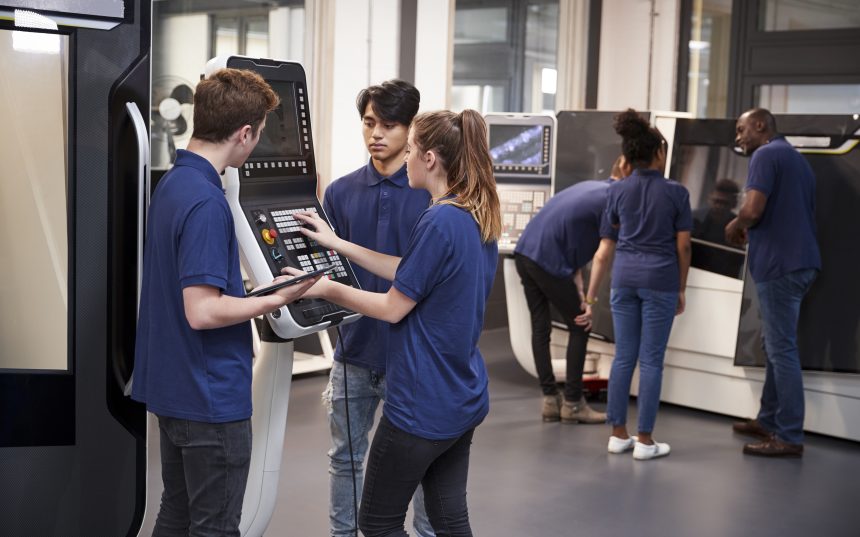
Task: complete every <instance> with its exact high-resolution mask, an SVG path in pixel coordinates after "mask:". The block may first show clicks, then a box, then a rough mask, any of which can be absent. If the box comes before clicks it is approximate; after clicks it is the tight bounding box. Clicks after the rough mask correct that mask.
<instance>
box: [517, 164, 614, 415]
mask: <svg viewBox="0 0 860 537" xmlns="http://www.w3.org/2000/svg"><path fill="white" fill-rule="evenodd" d="M622 161H623V159H621V158H619V160H618V161H617V162H616V163H615V165H614V166H613V167H612V177H611V178H610V179H606V180H604V181H583V182H581V183H577V184H575V185H573V186H571V187H568V188H566V189H564V190H562V191H561V192H559V193H558V194H556V195H555V196H553V197H552V198H550V200H549V201H548V202H547V204H546V205H545V206H544V207H543V208H542V209H541V210H540V212H538V214H536V215H535V217H534V218H532V220H531V221H530V222H529V223H528V225H526V228H525V229H524V230H523V233H522V235H521V236H520V238H519V240H518V241H517V247H516V249H515V250H514V263H515V264H516V267H517V273H518V274H519V276H520V280H521V281H522V284H523V289H524V290H525V294H526V303H527V304H528V306H529V313H530V315H531V326H532V354H533V356H534V361H535V368H536V369H537V374H538V381H539V382H540V386H541V391H542V392H543V405H542V407H541V418H542V419H543V421H559V420H561V421H562V423H605V422H606V414H605V413H603V412H598V411H596V410H594V409H592V408H591V407H590V406H588V403H586V401H585V397H584V395H583V390H582V388H583V383H582V372H583V369H584V367H585V351H586V347H587V345H588V328H589V327H588V326H587V325H580V324H577V323H576V322H575V321H574V319H575V318H576V317H577V316H579V315H581V314H582V313H583V311H584V307H583V304H584V303H583V301H584V299H585V295H584V293H583V287H582V271H581V269H582V267H584V266H585V265H587V264H588V263H589V262H590V261H591V258H592V257H593V256H594V252H595V251H597V246H598V245H599V244H600V227H601V220H602V218H603V213H604V209H605V208H606V197H607V192H608V189H609V185H610V184H612V181H613V180H617V179H620V178H621V173H622V172H621V170H620V166H621V163H622ZM550 304H552V305H553V306H554V307H555V308H556V309H557V310H558V311H559V313H561V315H562V316H563V317H564V321H565V323H566V324H567V328H568V342H567V354H566V357H565V358H566V360H565V361H566V375H565V376H566V377H567V378H566V379H565V384H564V396H563V397H562V394H561V393H559V391H558V385H557V383H556V379H555V374H554V373H553V369H552V358H551V356H550V350H549V344H550V334H551V331H552V323H551V318H550Z"/></svg>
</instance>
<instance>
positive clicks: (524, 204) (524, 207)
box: [499, 187, 549, 251]
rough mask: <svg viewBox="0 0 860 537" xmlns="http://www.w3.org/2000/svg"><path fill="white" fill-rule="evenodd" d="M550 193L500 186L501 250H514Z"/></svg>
mask: <svg viewBox="0 0 860 537" xmlns="http://www.w3.org/2000/svg"><path fill="white" fill-rule="evenodd" d="M548 195H549V191H548V189H546V190H543V189H542V190H531V189H526V188H523V187H520V188H517V189H507V188H505V189H502V188H499V201H500V202H501V206H502V236H501V237H500V238H499V250H503V251H505V250H510V251H512V250H513V249H514V247H516V245H517V241H518V240H519V238H520V235H522V233H523V230H524V229H525V228H526V225H527V224H528V223H529V221H531V219H532V217H533V216H534V215H535V214H537V212H538V211H540V210H541V208H542V207H543V206H544V203H545V202H546V199H547V197H548Z"/></svg>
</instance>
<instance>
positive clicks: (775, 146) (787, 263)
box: [746, 136, 821, 282]
mask: <svg viewBox="0 0 860 537" xmlns="http://www.w3.org/2000/svg"><path fill="white" fill-rule="evenodd" d="M746 189H747V190H758V191H759V192H761V193H762V194H764V195H765V196H767V204H766V205H765V208H764V213H763V214H762V216H761V219H760V220H759V221H758V223H757V224H756V225H755V226H753V227H751V228H750V229H749V243H750V245H749V267H750V274H752V277H753V280H755V281H757V282H764V281H768V280H773V279H776V278H779V277H780V276H784V275H785V274H788V273H789V272H794V271H795V270H801V269H808V268H814V269H820V268H821V255H820V253H819V251H818V241H817V240H816V233H815V175H814V174H813V173H812V168H811V167H810V166H809V162H807V160H806V159H805V158H804V157H803V155H801V154H800V153H799V152H798V151H797V150H796V149H795V148H794V147H792V145H791V144H790V143H788V142H787V141H786V139H785V138H783V137H782V136H777V137H775V138H774V139H772V140H771V141H770V142H768V143H767V144H765V145H763V146H761V147H759V148H758V149H756V150H755V152H753V154H752V159H751V160H750V167H749V175H748V176H747V186H746Z"/></svg>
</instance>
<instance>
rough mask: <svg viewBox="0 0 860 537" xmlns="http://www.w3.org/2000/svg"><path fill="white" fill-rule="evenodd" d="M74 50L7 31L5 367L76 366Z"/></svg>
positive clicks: (1, 352)
mask: <svg viewBox="0 0 860 537" xmlns="http://www.w3.org/2000/svg"><path fill="white" fill-rule="evenodd" d="M68 47H69V39H68V37H67V36H61V35H51V34H41V33H37V32H13V31H5V30H4V31H0V71H2V72H3V73H15V75H14V77H6V78H4V83H3V84H0V117H2V118H3V128H2V129H0V230H3V232H0V252H3V262H2V263H0V369H19V370H33V369H38V370H61V371H66V370H68V366H69V363H68V362H69V358H68V309H69V308H68V307H69V304H68V292H69V285H68V278H69V275H68V267H69V250H68V247H69V245H68V242H69V238H68V229H67V225H66V223H67V218H68V214H67V203H68V201H67V194H68V190H69V189H68V184H67V182H68V163H67V161H66V149H67V147H68V145H69V144H68V106H69V103H68V76H69V70H68V69H69V57H68V50H69V49H68ZM12 82H14V83H12ZM13 230H16V231H13ZM21 282H27V284H26V285H22V284H21ZM45 327H49V329H48V332H49V333H50V337H45V335H46V328H45Z"/></svg>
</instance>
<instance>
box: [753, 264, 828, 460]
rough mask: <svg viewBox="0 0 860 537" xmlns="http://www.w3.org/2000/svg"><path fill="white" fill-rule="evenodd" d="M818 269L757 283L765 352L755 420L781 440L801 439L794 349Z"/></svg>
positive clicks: (800, 388) (800, 396)
mask: <svg viewBox="0 0 860 537" xmlns="http://www.w3.org/2000/svg"><path fill="white" fill-rule="evenodd" d="M817 275H818V271H817V270H815V269H804V270H797V271H794V272H790V273H788V274H786V275H784V276H781V277H779V278H777V279H775V280H769V281H766V282H756V284H755V287H756V291H757V293H758V300H759V307H760V310H761V321H762V333H763V336H764V350H765V354H766V355H767V365H766V366H765V376H764V388H762V391H761V409H760V410H759V413H758V417H757V418H756V419H757V420H758V422H759V423H760V424H761V425H762V427H764V428H765V429H767V430H768V431H772V432H774V433H776V436H777V437H778V438H779V439H781V440H782V441H784V442H791V443H793V444H800V443H802V442H803V417H804V401H803V376H802V374H801V370H800V353H799V352H798V350H797V321H798V318H799V317H800V303H801V302H802V301H803V297H804V295H806V292H807V291H809V288H810V287H811V286H812V282H814V281H815V278H816V276H817Z"/></svg>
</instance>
